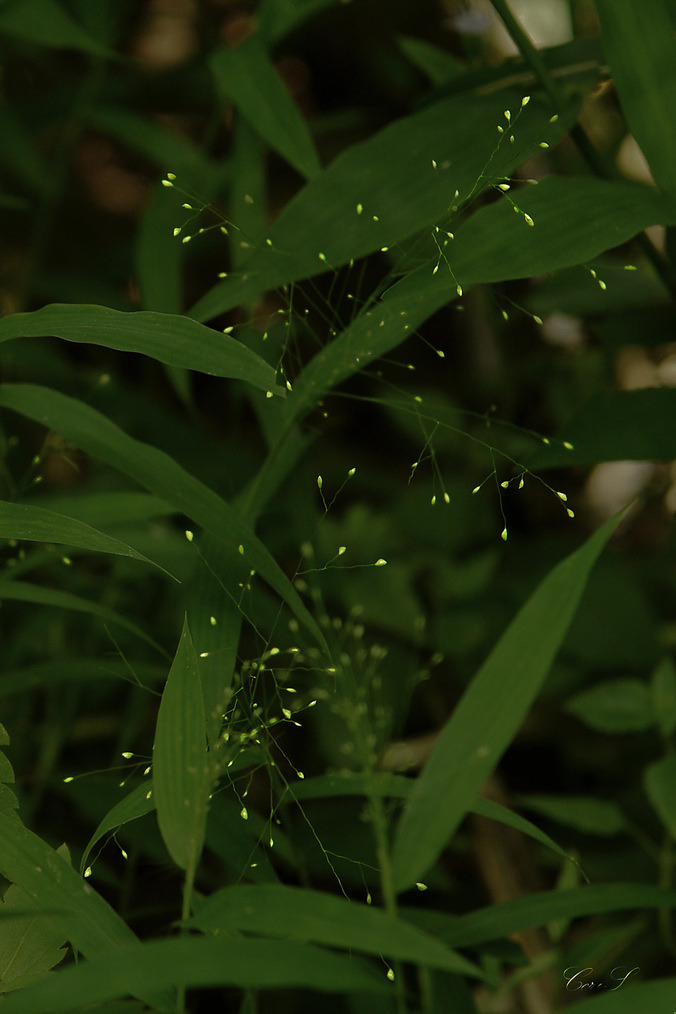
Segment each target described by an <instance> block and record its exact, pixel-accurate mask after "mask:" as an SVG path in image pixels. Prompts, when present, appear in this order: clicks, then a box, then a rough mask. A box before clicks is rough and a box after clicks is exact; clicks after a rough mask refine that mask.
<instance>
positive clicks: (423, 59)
mask: <svg viewBox="0 0 676 1014" xmlns="http://www.w3.org/2000/svg"><path fill="white" fill-rule="evenodd" d="M397 45H398V46H399V49H400V50H401V51H402V53H403V54H404V55H405V56H407V57H408V59H409V60H410V61H411V63H412V64H413V65H414V67H417V69H418V70H419V71H421V72H422V73H423V74H426V75H427V77H428V78H429V79H430V81H431V82H432V84H436V85H440V84H445V82H446V81H450V80H451V79H452V78H455V77H457V76H458V75H459V74H460V73H461V72H462V71H463V69H464V66H463V64H462V63H461V62H460V60H458V59H456V57H454V56H452V55H451V54H450V53H449V52H447V51H446V50H445V49H442V48H441V47H440V46H435V45H433V44H432V43H431V42H427V41H426V40H425V39H417V38H415V36H412V35H400V36H399V37H398V39H397Z"/></svg>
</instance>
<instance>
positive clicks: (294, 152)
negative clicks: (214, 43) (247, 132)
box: [209, 34, 321, 179]
mask: <svg viewBox="0 0 676 1014" xmlns="http://www.w3.org/2000/svg"><path fill="white" fill-rule="evenodd" d="M209 64H210V67H211V71H212V73H213V75H214V80H215V82H216V88H217V90H218V92H219V93H220V94H221V96H222V97H223V98H224V99H229V100H230V101H231V102H234V104H235V106H236V107H237V109H238V110H239V112H240V113H241V114H242V115H243V116H244V117H245V118H246V119H247V120H248V121H249V123H250V124H251V126H252V127H253V128H254V129H255V130H256V131H257V132H258V133H259V134H260V135H261V137H262V138H263V139H264V140H265V141H267V143H268V144H269V145H270V147H271V148H273V149H274V150H275V151H277V152H278V153H279V154H280V155H281V156H282V157H283V158H285V159H287V161H288V162H290V163H291V165H292V166H293V167H294V168H295V169H297V170H298V172H299V173H300V174H301V175H302V176H305V178H306V179H313V178H314V177H315V176H317V174H318V173H319V172H321V166H320V164H319V157H318V155H317V151H316V148H315V145H314V141H313V140H312V135H311V134H310V131H309V129H308V127H307V124H306V122H305V120H304V119H303V117H302V115H301V113H300V110H299V109H298V106H297V105H296V103H295V102H294V101H293V99H292V98H291V95H290V94H289V92H288V91H287V89H286V86H285V85H284V83H283V82H282V79H281V78H280V76H279V74H278V73H277V71H276V70H275V68H274V66H273V63H272V61H271V59H270V57H269V55H268V53H267V52H266V50H265V48H264V46H263V45H262V44H261V40H260V37H259V36H258V35H257V34H254V35H250V36H249V38H248V39H245V40H244V42H242V43H240V44H239V45H238V46H234V47H232V48H230V49H217V50H216V51H215V52H214V53H213V54H212V55H211V57H210V59H209Z"/></svg>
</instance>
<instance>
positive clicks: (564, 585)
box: [392, 515, 621, 890]
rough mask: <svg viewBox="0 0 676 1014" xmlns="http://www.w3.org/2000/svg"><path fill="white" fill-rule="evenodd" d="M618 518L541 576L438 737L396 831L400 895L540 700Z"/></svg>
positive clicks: (456, 821)
mask: <svg viewBox="0 0 676 1014" xmlns="http://www.w3.org/2000/svg"><path fill="white" fill-rule="evenodd" d="M620 517H621V515H618V517H616V518H613V520H612V521H609V522H608V523H607V524H605V525H604V526H603V527H602V528H600V529H599V530H598V531H597V532H595V533H594V535H592V536H591V538H590V539H588V540H587V542H586V543H585V544H584V545H583V546H582V547H581V548H580V549H578V550H576V552H574V553H573V554H572V555H571V556H569V557H568V558H567V559H565V560H563V561H562V562H561V563H559V564H557V566H556V567H555V568H554V569H553V570H552V571H551V572H550V573H549V574H548V575H547V577H546V578H545V579H544V581H542V583H541V584H540V585H539V587H538V588H537V589H536V590H535V592H534V593H533V594H532V595H531V597H530V598H529V599H528V601H527V602H526V604H525V605H524V606H523V607H522V608H521V610H520V612H519V613H518V615H517V616H516V618H515V619H514V620H513V621H512V622H511V624H510V625H509V627H508V628H507V630H506V631H505V633H504V634H503V635H502V637H501V638H500V641H499V642H498V644H497V645H496V647H495V648H494V649H493V651H492V652H491V654H490V655H489V657H488V659H487V660H486V662H485V663H484V664H483V666H482V667H481V669H480V670H479V672H478V673H477V675H476V676H475V677H474V679H473V680H472V682H471V683H470V685H469V687H468V688H467V690H466V691H465V693H464V695H463V697H462V699H461V700H460V703H459V704H458V706H457V707H456V709H455V711H454V712H453V714H452V716H451V719H450V721H449V722H448V723H447V724H446V726H445V727H444V729H443V730H442V732H441V734H440V736H439V738H438V740H437V743H436V745H435V747H434V750H433V751H432V754H431V755H430V757H429V759H428V761H427V763H426V764H425V767H424V768H423V770H422V772H421V774H420V776H419V777H418V779H417V781H416V783H415V785H414V788H413V790H412V792H411V795H410V796H409V798H408V800H407V803H406V806H405V808H404V811H403V813H402V816H401V819H400V821H399V824H398V826H397V830H396V836H395V840H394V848H393V856H392V863H393V877H394V882H395V886H396V887H397V889H398V890H404V889H405V888H408V887H410V886H411V885H412V884H414V883H415V882H416V881H419V880H421V879H422V878H423V877H424V875H425V873H426V872H427V870H429V868H430V867H431V866H432V864H433V863H434V862H435V860H436V859H437V857H438V856H439V853H440V852H441V851H442V849H443V848H444V846H445V845H446V844H447V842H448V841H449V839H450V838H451V837H452V835H453V834H454V832H455V831H456V829H457V827H458V824H459V823H460V821H461V820H462V818H463V817H464V815H465V813H466V812H467V810H468V809H469V807H470V805H471V802H472V798H473V796H474V795H475V794H476V792H477V791H478V789H479V788H480V786H481V785H482V784H483V782H485V780H486V778H487V777H488V775H489V774H490V772H491V771H492V770H493V768H494V767H495V765H496V764H497V763H498V761H499V759H500V757H501V756H502V754H503V753H504V751H505V750H506V748H507V746H508V745H509V743H510V741H511V739H512V738H513V737H514V735H515V734H516V732H517V730H518V728H519V726H520V724H521V722H522V721H523V719H524V717H525V715H526V713H527V712H528V709H529V708H530V706H531V704H532V703H533V701H534V699H535V697H536V696H537V694H538V691H539V690H540V688H541V686H542V684H543V683H544V680H545V679H546V677H547V674H548V672H549V669H550V667H551V665H552V662H553V661H554V658H555V657H556V653H557V651H558V649H559V647H560V645H561V643H562V641H563V638H564V637H565V635H566V631H567V630H568V627H569V625H570V622H571V620H572V618H573V616H574V615H575V610H576V609H577V606H578V603H579V601H580V598H581V597H582V592H583V591H584V587H585V584H586V582H587V578H588V576H589V573H590V571H591V569H592V567H593V565H594V563H595V562H596V559H597V557H598V556H599V554H600V553H601V551H602V549H603V547H604V545H605V544H606V542H607V541H608V539H609V538H610V536H611V535H612V533H613V531H614V530H615V528H616V526H617V524H618V523H619V520H620Z"/></svg>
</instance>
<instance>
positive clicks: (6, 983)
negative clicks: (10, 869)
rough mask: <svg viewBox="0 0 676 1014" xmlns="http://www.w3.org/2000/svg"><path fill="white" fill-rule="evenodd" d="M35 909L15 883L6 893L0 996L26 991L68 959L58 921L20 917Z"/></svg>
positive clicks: (0, 908) (1, 910)
mask: <svg viewBox="0 0 676 1014" xmlns="http://www.w3.org/2000/svg"><path fill="white" fill-rule="evenodd" d="M31 908H32V906H31V901H30V898H29V897H28V896H27V895H26V893H25V892H24V891H22V890H21V888H19V887H17V886H16V884H12V885H11V886H10V887H9V888H8V889H7V890H6V891H5V896H4V898H3V901H2V904H1V905H0V915H2V916H6V915H8V914H11V913H12V912H13V910H14V911H16V913H17V914H16V916H15V917H14V918H12V919H0V993H5V992H10V991H11V990H15V989H23V988H24V987H25V986H30V985H31V984H32V983H33V982H36V981H38V980H39V979H41V978H42V977H43V976H44V975H45V974H46V973H47V972H48V971H49V970H50V969H51V968H53V967H54V966H55V965H58V963H59V962H60V961H62V960H63V958H65V956H66V950H65V947H64V944H65V943H66V937H65V933H64V932H63V930H62V929H60V927H59V923H58V920H57V919H49V918H48V917H46V916H40V915H38V914H35V913H34V914H33V915H19V912H20V911H25V910H26V909H28V910H30V909H31Z"/></svg>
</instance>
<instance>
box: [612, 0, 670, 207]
mask: <svg viewBox="0 0 676 1014" xmlns="http://www.w3.org/2000/svg"><path fill="white" fill-rule="evenodd" d="M595 3H596V11H597V14H598V18H599V21H600V23H601V33H602V43H603V50H604V52H605V54H606V58H607V60H608V63H609V64H610V73H611V75H612V77H613V80H614V83H615V87H616V88H617V92H618V95H619V97H620V104H621V106H622V110H623V112H624V115H625V117H626V119H627V123H628V125H629V130H630V131H631V133H632V134H633V135H634V137H635V138H636V140H637V141H638V144H639V146H640V148H641V150H642V151H643V154H644V155H645V157H646V158H647V160H648V163H649V164H650V168H651V169H652V173H653V176H654V178H655V181H656V183H657V184H658V186H660V187H662V188H663V189H664V190H667V191H670V192H671V193H672V194H676V122H675V121H674V107H675V106H676V21H675V19H674V8H673V5H671V7H670V5H669V3H668V0H642V2H641V3H639V4H637V3H634V2H633V0H595Z"/></svg>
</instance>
